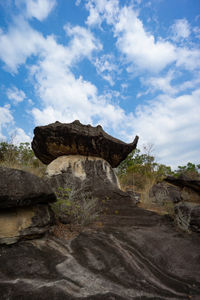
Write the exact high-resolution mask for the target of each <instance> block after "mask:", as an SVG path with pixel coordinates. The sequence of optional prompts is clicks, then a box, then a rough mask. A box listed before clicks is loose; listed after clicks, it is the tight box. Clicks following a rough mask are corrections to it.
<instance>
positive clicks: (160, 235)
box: [0, 198, 200, 300]
mask: <svg viewBox="0 0 200 300" xmlns="http://www.w3.org/2000/svg"><path fill="white" fill-rule="evenodd" d="M111 202H112V201H111ZM123 203H124V204H123ZM111 204H112V209H113V211H114V210H115V209H116V205H117V203H116V202H115V201H114V199H113V202H112V203H110V206H111ZM117 208H118V214H115V213H112V212H111V211H110V213H109V214H107V215H105V216H102V218H101V220H100V222H101V223H102V226H101V227H98V228H97V227H93V228H92V227H91V228H86V229H85V230H84V231H83V232H82V233H81V234H79V235H78V236H76V237H75V238H73V239H72V240H65V239H63V238H62V239H61V238H57V237H55V236H53V235H49V236H48V237H46V238H44V239H40V240H35V241H31V242H30V241H27V242H20V243H18V244H17V245H12V246H9V247H8V246H6V247H3V246H1V247H0V265H1V268H0V290H1V299H2V300H7V299H9V300H14V299H22V300H25V299H42V300H47V299H52V300H60V299H77V300H78V299H79V300H80V299H91V300H95V299H100V300H102V299H103V300H104V299H105V300H111V299H112V300H113V299H121V300H122V299H123V300H127V299H131V300H132V299H134V300H136V299H137V300H139V299H143V300H150V299H151V300H172V299H174V300H177V299H187V300H188V299H193V300H198V299H200V252H199V249H200V239H199V236H198V235H197V234H195V233H192V234H190V235H189V234H184V233H181V232H179V231H178V230H176V228H175V227H174V225H173V223H172V221H170V220H169V219H168V218H167V217H164V216H159V215H157V214H156V213H153V212H150V211H146V210H144V209H141V208H138V207H136V206H135V205H132V206H131V204H130V203H129V207H128V209H127V207H126V201H124V199H123V198H122V199H121V201H120V203H118V206H117Z"/></svg>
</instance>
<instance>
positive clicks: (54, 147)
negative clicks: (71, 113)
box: [32, 120, 138, 168]
mask: <svg viewBox="0 0 200 300" xmlns="http://www.w3.org/2000/svg"><path fill="white" fill-rule="evenodd" d="M137 142H138V137H137V136H136V137H135V140H134V141H133V143H130V144H126V143H124V142H122V141H120V140H118V139H116V138H114V137H112V136H110V135H108V134H107V133H106V132H105V131H104V130H103V129H102V127H101V126H100V125H98V126H97V127H92V126H91V125H83V124H81V123H80V122H79V121H78V120H76V121H74V122H72V123H69V124H65V123H60V122H55V123H52V124H49V125H46V126H39V127H36V128H35V129H34V138H33V141H32V148H33V151H34V153H35V155H36V156H37V157H38V158H39V159H40V160H41V161H42V162H43V163H44V164H49V163H50V162H52V161H53V160H54V159H56V158H57V157H59V156H62V155H84V156H95V157H100V158H103V159H105V160H106V161H108V162H109V163H110V165H111V166H112V167H113V168H115V167H117V166H118V165H119V164H120V162H121V161H122V160H124V159H125V158H126V157H127V155H128V154H129V153H130V152H131V151H133V150H134V149H135V148H136V146H137Z"/></svg>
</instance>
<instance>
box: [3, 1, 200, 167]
mask: <svg viewBox="0 0 200 300" xmlns="http://www.w3.org/2000/svg"><path fill="white" fill-rule="evenodd" d="M75 119H79V120H80V121H81V122H82V123H83V124H88V123H90V124H92V125H97V124H101V125H102V126H103V128H104V130H106V131H107V132H108V133H110V134H111V135H113V136H115V137H117V138H119V139H121V140H123V141H126V142H130V141H132V140H133V138H134V136H135V135H136V134H137V135H139V136H140V143H139V147H140V148H142V145H143V144H146V145H147V144H153V145H154V155H155V156H156V159H157V161H158V162H160V163H165V164H167V165H171V166H174V167H176V166H177V165H183V164H186V163H187V162H188V161H191V162H194V163H200V160H199V156H200V155H199V154H200V153H199V152H200V139H199V135H200V1H199V0H133V1H131V0H127V1H126V0H1V1H0V140H3V139H8V138H12V140H13V142H14V143H19V142H24V141H31V139H32V136H33V129H34V127H35V126H37V125H46V124H48V123H52V122H55V121H56V120H58V121H60V122H66V123H68V122H72V121H73V120H75Z"/></svg>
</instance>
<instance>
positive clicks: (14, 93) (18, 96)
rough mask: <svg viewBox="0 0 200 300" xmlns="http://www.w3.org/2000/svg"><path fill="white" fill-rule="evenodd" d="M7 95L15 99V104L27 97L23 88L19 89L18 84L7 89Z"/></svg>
mask: <svg viewBox="0 0 200 300" xmlns="http://www.w3.org/2000/svg"><path fill="white" fill-rule="evenodd" d="M6 95H7V97H8V99H10V100H12V101H13V103H14V104H18V103H20V102H22V101H23V100H24V99H25V98H26V95H25V93H24V92H23V91H22V90H19V89H18V88H17V87H16V86H14V87H12V88H10V89H7V91H6Z"/></svg>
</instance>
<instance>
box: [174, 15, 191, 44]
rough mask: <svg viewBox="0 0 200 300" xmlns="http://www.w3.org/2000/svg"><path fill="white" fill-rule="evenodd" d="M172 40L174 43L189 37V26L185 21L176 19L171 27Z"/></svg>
mask: <svg viewBox="0 0 200 300" xmlns="http://www.w3.org/2000/svg"><path fill="white" fill-rule="evenodd" d="M171 30H172V39H173V40H174V41H180V40H183V39H187V38H188V37H189V36H190V24H189V23H188V21H187V20H186V19H178V20H176V21H175V23H174V24H173V25H172V26H171Z"/></svg>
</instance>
